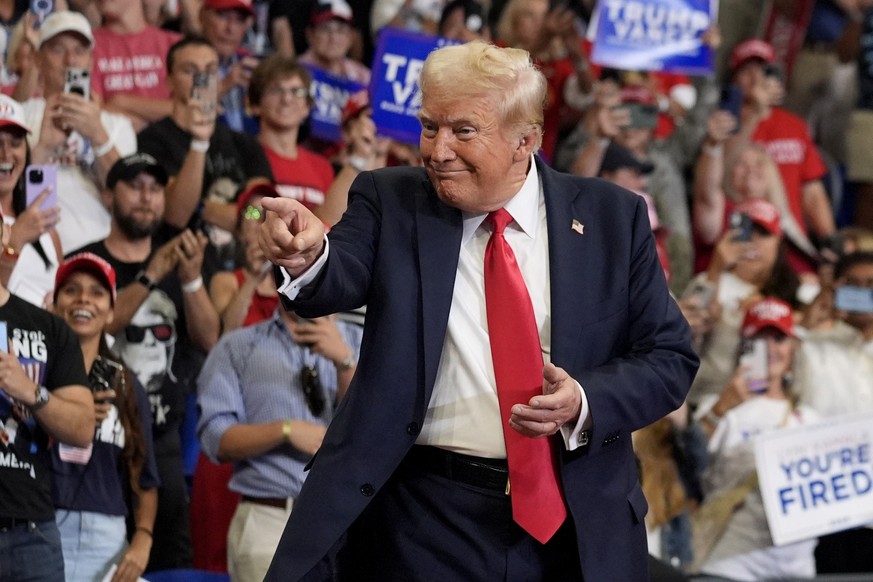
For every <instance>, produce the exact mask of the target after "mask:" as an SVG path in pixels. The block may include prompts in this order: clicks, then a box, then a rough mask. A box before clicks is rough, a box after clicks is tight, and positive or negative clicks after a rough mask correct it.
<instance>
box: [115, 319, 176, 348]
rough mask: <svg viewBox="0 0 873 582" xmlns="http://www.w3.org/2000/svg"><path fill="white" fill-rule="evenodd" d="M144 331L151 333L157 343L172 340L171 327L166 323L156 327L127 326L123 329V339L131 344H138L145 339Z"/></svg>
mask: <svg viewBox="0 0 873 582" xmlns="http://www.w3.org/2000/svg"><path fill="white" fill-rule="evenodd" d="M146 330H148V331H150V332H152V335H153V336H154V337H155V339H156V340H158V341H159V342H164V343H166V342H168V341H170V340H171V339H172V338H173V326H172V325H170V324H167V323H158V324H156V325H145V326H138V325H128V326H127V327H126V328H124V337H125V338H127V341H129V342H130V343H132V344H139V343H142V341H143V340H144V339H145V333H146Z"/></svg>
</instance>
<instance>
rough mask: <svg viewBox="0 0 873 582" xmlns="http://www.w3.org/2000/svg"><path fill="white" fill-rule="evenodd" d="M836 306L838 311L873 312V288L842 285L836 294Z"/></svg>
mask: <svg viewBox="0 0 873 582" xmlns="http://www.w3.org/2000/svg"><path fill="white" fill-rule="evenodd" d="M834 307H835V308H836V309H837V310H838V311H851V312H852V313H873V289H870V288H868V287H855V286H853V285H842V286H840V287H837V290H836V292H835V294H834Z"/></svg>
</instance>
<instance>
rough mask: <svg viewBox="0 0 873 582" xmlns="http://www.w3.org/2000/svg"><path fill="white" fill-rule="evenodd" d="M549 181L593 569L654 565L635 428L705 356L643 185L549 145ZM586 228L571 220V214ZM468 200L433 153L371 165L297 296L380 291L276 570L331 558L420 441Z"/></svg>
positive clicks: (304, 568) (347, 302) (555, 346)
mask: <svg viewBox="0 0 873 582" xmlns="http://www.w3.org/2000/svg"><path fill="white" fill-rule="evenodd" d="M537 164H538V169H539V172H540V176H541V177H542V183H543V191H544V193H545V204H546V216H547V223H548V233H549V261H550V276H551V309H552V312H551V318H552V338H551V345H552V354H551V360H552V362H554V363H555V365H557V366H559V367H561V368H564V369H565V370H566V371H567V372H568V373H569V374H570V375H571V376H572V377H573V378H575V379H576V380H578V381H579V383H580V384H581V385H582V386H583V388H584V389H585V393H586V395H587V397H588V402H589V404H590V406H591V414H592V419H593V426H592V432H591V442H590V444H589V445H588V446H587V447H585V448H584V449H582V450H579V451H574V452H566V451H564V452H563V453H562V456H561V464H560V472H561V478H562V481H563V487H564V492H565V496H566V501H567V506H568V509H569V513H570V516H571V519H573V520H574V522H575V525H576V531H577V538H578V545H579V556H580V563H581V565H582V571H583V574H584V577H585V580H586V581H587V582H598V581H609V582H614V581H615V580H622V581H624V582H631V581H636V580H639V581H642V580H647V579H648V578H647V576H646V534H645V526H644V524H643V518H644V516H645V514H646V511H647V504H646V501H645V498H644V497H643V493H642V490H641V489H640V485H639V481H638V472H637V467H636V463H635V460H634V455H633V451H632V448H631V438H630V435H631V432H632V431H633V430H636V429H638V428H641V427H643V426H646V425H648V424H650V423H651V422H653V421H655V420H657V419H659V418H661V417H662V416H664V415H665V414H667V413H668V412H670V411H672V410H674V409H675V408H677V407H678V406H679V405H680V404H681V403H682V401H683V399H684V398H685V395H686V393H687V391H688V388H689V386H690V384H691V380H692V379H693V377H694V373H695V371H696V369H697V358H696V356H695V355H694V353H693V352H692V350H691V347H690V334H689V329H688V326H687V324H686V322H685V320H684V318H683V316H682V314H681V313H680V311H679V309H678V307H677V306H676V304H675V302H674V301H673V300H672V298H671V297H670V296H669V293H668V291H667V285H666V282H665V280H664V275H663V272H662V269H661V266H660V263H659V261H658V256H657V252H656V250H655V243H654V239H653V237H652V233H651V228H650V226H649V221H648V214H647V211H646V205H645V202H644V201H643V199H642V198H640V197H639V196H636V195H634V194H632V193H630V192H627V191H626V190H623V189H621V188H619V187H617V186H614V185H612V184H609V183H606V182H603V181H601V180H597V179H581V178H575V177H571V176H568V175H565V174H559V173H557V172H555V171H553V170H551V169H550V168H548V167H546V166H545V165H544V164H542V163H541V162H540V161H539V160H538V161H537ZM574 219H576V220H578V221H579V222H580V223H581V224H583V225H584V234H581V235H580V234H579V233H578V232H576V231H574V230H573V229H571V225H572V223H573V220H574ZM461 234H462V217H461V212H460V211H459V210H457V209H456V208H452V207H450V206H447V205H445V204H443V203H442V202H441V201H440V200H439V199H438V197H437V195H436V192H435V191H434V189H433V187H432V186H431V184H430V182H429V181H428V179H427V175H426V173H425V172H424V170H423V169H420V168H392V169H386V170H379V171H376V172H365V173H363V174H361V175H360V176H359V177H358V178H357V180H356V181H355V183H354V184H353V185H352V189H351V192H350V195H349V206H348V210H347V211H346V213H345V215H344V216H343V218H342V220H341V221H340V223H339V224H338V225H337V226H336V227H335V228H334V229H333V230H332V231H331V233H330V235H329V238H330V253H329V258H328V261H327V264H326V266H325V268H324V270H323V272H322V274H321V275H320V276H319V277H318V279H317V280H316V281H315V282H314V283H313V284H311V285H310V286H308V287H307V288H305V289H304V290H303V292H302V293H301V295H300V296H298V298H297V299H296V300H295V301H293V302H291V307H292V308H293V309H295V310H297V311H298V312H299V313H300V314H302V315H304V316H317V315H324V314H327V313H332V312H335V311H343V310H348V309H352V308H355V307H358V306H360V305H362V304H366V305H367V316H366V324H365V329H364V335H363V340H362V345H361V353H360V360H359V363H358V368H357V371H356V373H355V378H354V380H353V381H352V384H351V386H350V388H349V390H348V393H347V395H346V397H345V400H344V401H343V402H342V404H341V405H340V408H339V410H338V412H337V415H336V416H335V418H334V420H333V422H332V424H331V425H330V428H329V429H328V431H327V435H326V436H325V439H324V443H323V445H322V447H321V449H320V451H319V452H318V455H317V456H316V458H315V460H314V462H313V465H312V469H311V472H310V473H309V475H308V477H307V480H306V483H305V484H304V487H303V490H302V491H301V493H300V496H299V498H298V499H297V500H296V503H295V505H294V508H293V511H292V513H291V517H290V519H289V521H288V525H287V527H286V529H285V532H284V534H283V536H282V539H281V541H280V543H279V547H278V550H277V552H276V555H275V557H274V559H273V563H272V566H271V568H270V571H269V573H268V575H267V578H266V579H267V580H270V581H273V580H275V581H279V580H282V581H285V580H298V579H301V578H302V577H304V576H306V575H307V573H308V572H310V570H311V569H312V568H313V567H314V566H315V565H316V563H317V562H319V561H320V560H322V559H323V558H324V556H325V555H326V554H327V553H328V551H329V550H330V549H331V548H332V547H334V546H335V544H336V543H337V542H338V540H340V538H341V537H342V535H343V534H344V532H345V531H346V530H347V529H348V528H349V526H350V525H351V524H352V523H353V521H354V520H355V519H356V518H357V517H358V516H359V515H360V514H361V512H362V511H363V510H364V508H365V507H366V505H367V503H368V502H369V501H370V500H371V499H372V498H373V495H375V494H377V493H378V492H379V489H380V487H382V485H383V484H384V483H385V482H386V481H387V480H388V478H389V477H390V476H391V475H392V473H393V472H394V470H395V469H396V468H397V466H398V464H399V463H400V462H401V461H402V459H403V457H404V456H405V455H406V453H407V451H408V450H409V448H410V447H411V446H412V445H413V443H414V442H415V439H416V437H417V436H418V433H419V431H420V427H421V425H422V422H423V420H424V417H425V411H426V409H427V404H428V401H429V400H430V396H431V391H432V390H433V385H434V379H435V377H436V372H437V366H438V364H439V359H440V355H441V353H442V347H443V339H444V336H445V332H446V325H447V321H448V315H449V307H450V304H451V298H452V291H453V287H454V279H455V273H456V268H457V263H458V256H459V249H460V242H461ZM559 447H560V449H561V450H563V448H564V447H563V445H562V444H560V445H559Z"/></svg>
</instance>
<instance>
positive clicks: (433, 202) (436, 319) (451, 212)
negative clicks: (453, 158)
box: [415, 180, 463, 406]
mask: <svg viewBox="0 0 873 582" xmlns="http://www.w3.org/2000/svg"><path fill="white" fill-rule="evenodd" d="M424 189H425V193H424V194H418V195H417V197H416V206H417V210H418V211H417V212H416V214H415V216H416V233H417V237H418V262H419V275H420V277H421V312H422V330H421V333H422V344H423V346H424V387H425V394H424V402H423V403H422V404H423V405H424V406H426V405H427V402H429V401H430V395H431V392H432V391H433V385H434V381H435V379H436V372H437V367H438V365H439V360H440V356H441V355H442V350H443V342H444V339H445V335H446V327H447V326H448V320H449V310H450V308H451V305H452V294H453V292H454V287H455V275H456V274H457V270H458V255H459V253H460V247H461V236H462V234H463V222H462V218H461V212H460V211H459V210H457V209H455V208H451V207H450V206H446V205H445V204H443V203H441V202H440V201H439V199H438V198H437V195H436V192H435V191H434V190H433V187H432V186H431V184H430V182H429V181H427V180H425V187H424Z"/></svg>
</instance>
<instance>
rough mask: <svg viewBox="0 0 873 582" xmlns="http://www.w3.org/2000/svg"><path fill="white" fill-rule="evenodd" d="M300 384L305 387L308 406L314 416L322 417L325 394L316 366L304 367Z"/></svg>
mask: <svg viewBox="0 0 873 582" xmlns="http://www.w3.org/2000/svg"><path fill="white" fill-rule="evenodd" d="M300 384H301V385H302V386H303V396H305V397H306V406H308V407H309V412H311V413H312V414H313V415H314V416H321V414H322V413H323V412H324V406H325V401H324V392H323V391H322V389H321V380H319V378H318V370H316V369H315V366H304V367H303V369H302V370H301V371H300Z"/></svg>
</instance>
